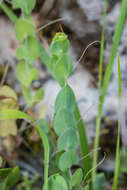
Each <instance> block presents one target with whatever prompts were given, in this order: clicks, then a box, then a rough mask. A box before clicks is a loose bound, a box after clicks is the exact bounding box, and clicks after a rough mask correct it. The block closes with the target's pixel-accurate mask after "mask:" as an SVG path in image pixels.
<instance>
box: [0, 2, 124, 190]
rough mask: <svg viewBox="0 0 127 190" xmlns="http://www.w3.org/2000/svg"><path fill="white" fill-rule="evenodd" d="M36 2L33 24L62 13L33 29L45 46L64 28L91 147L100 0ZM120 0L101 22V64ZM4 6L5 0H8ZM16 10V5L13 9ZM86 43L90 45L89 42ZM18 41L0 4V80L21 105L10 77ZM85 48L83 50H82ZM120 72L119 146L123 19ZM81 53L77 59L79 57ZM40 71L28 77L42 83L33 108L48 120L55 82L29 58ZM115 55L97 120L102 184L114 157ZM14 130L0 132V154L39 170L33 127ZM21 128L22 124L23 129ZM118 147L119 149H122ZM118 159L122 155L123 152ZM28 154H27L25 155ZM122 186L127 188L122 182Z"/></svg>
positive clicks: (36, 85)
mask: <svg viewBox="0 0 127 190" xmlns="http://www.w3.org/2000/svg"><path fill="white" fill-rule="evenodd" d="M36 2H37V3H36V7H35V9H34V11H33V13H32V17H33V19H34V21H35V25H36V27H37V28H39V27H41V26H43V25H45V24H47V23H49V22H51V21H53V20H55V19H58V18H63V20H62V21H59V22H57V23H55V24H52V25H49V26H47V27H46V28H44V29H43V30H41V31H40V32H38V33H37V36H38V38H39V39H40V41H41V42H42V44H43V46H44V47H45V48H46V49H47V51H48V47H49V44H50V42H51V40H52V38H53V37H54V35H55V33H56V32H61V31H64V32H65V33H66V34H67V35H68V38H69V40H70V50H69V54H70V57H71V59H72V61H73V68H74V73H73V75H72V76H70V77H69V79H68V81H69V84H70V86H71V87H72V88H73V90H74V92H75V95H76V98H77V102H78V105H79V108H80V111H81V115H82V117H83V119H84V122H85V123H86V128H87V134H88V139H89V144H90V146H91V149H92V147H93V139H94V136H95V127H96V115H97V105H98V71H99V50H100V40H101V31H102V16H103V12H104V2H103V0H37V1H36ZM120 2H121V1H120V0H108V9H107V15H106V28H105V50H104V70H103V73H104V72H105V68H106V65H107V63H108V58H109V53H110V49H111V45H112V38H113V34H114V29H115V24H116V22H117V19H118V16H119V12H120ZM8 5H9V6H10V3H9V2H8ZM15 13H16V14H17V16H19V15H20V11H15ZM89 44H91V45H89ZM18 45H19V43H18V41H17V40H16V38H15V35H14V26H13V23H12V22H11V21H10V20H9V19H8V18H7V16H6V15H5V14H4V13H3V12H2V10H1V9H0V80H2V78H3V74H4V73H5V70H6V69H7V68H8V70H7V73H6V78H5V81H4V84H6V85H9V86H10V87H12V88H13V89H15V92H16V93H17V95H18V98H19V105H20V106H21V107H22V108H24V107H25V101H24V99H23V97H22V95H21V87H20V84H19V83H18V81H17V80H16V74H15V65H16V64H17V60H16V48H17V47H18ZM86 47H88V48H87V51H86V52H85V54H84V56H82V54H83V52H84V50H85V49H86ZM118 54H119V56H120V62H121V74H122V88H123V93H122V100H121V148H122V147H125V148H126V147H127V100H126V97H127V74H126V73H127V23H126V25H125V29H124V31H123V35H122V39H121V42H120V46H119V52H118ZM81 56H82V59H80V58H81ZM35 66H36V68H38V69H39V71H40V73H39V74H40V78H39V80H38V81H35V82H33V87H34V88H35V89H37V88H39V87H41V86H42V87H43V88H44V91H45V98H44V100H43V101H42V102H41V103H39V104H38V105H36V107H35V109H34V113H35V114H36V115H38V117H39V118H42V117H43V118H46V119H47V121H48V122H49V123H50V125H51V126H52V119H53V106H54V101H55V98H56V95H57V93H58V92H59V90H60V87H59V85H58V84H57V82H56V81H54V79H53V78H52V77H51V75H50V73H49V71H48V70H47V68H46V67H45V66H44V65H43V64H42V63H41V62H40V60H38V61H37V62H36V63H35ZM117 75H118V73H117V60H116V64H114V69H113V74H112V78H111V81H110V85H109V88H108V93H107V97H106V100H105V105H104V110H103V118H102V123H101V137H100V147H101V150H100V151H99V152H100V159H101V158H102V157H103V152H106V154H107V157H106V159H105V161H104V163H103V164H102V165H101V166H99V171H104V172H105V173H106V174H107V178H109V183H107V189H108V187H109V189H110V185H109V184H110V177H111V176H112V175H113V170H114V163H115V160H114V158H115V147H116V137H117V106H118V94H117V89H118V88H117ZM17 127H18V132H17V133H16V135H14V136H11V135H10V136H8V135H6V137H0V154H2V155H4V157H5V160H6V165H7V166H14V165H16V164H17V165H19V167H20V168H21V169H22V170H23V171H24V172H26V171H27V172H28V175H29V176H34V175H35V174H36V173H39V174H40V175H42V171H41V170H42V169H41V167H40V165H41V164H42V155H43V152H42V147H41V142H40V137H39V135H38V133H37V131H36V130H35V129H34V128H33V127H31V126H28V124H27V123H26V122H25V121H18V122H17ZM26 129H27V130H26ZM0 136H1V135H0ZM123 152H124V151H123ZM123 154H124V156H125V157H124V159H123V160H124V161H125V160H126V158H127V155H126V153H125V152H124V153H123ZM30 155H31V156H30ZM123 167H124V169H125V168H126V170H125V172H124V175H123V173H122V174H121V176H122V177H121V184H122V185H123V184H125V185H126V183H127V162H125V163H124V166H123ZM122 189H127V187H126V186H125V187H124V186H123V188H122Z"/></svg>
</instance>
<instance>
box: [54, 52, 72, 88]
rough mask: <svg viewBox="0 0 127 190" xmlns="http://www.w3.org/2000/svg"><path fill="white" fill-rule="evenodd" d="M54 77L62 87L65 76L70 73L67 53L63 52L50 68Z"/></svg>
mask: <svg viewBox="0 0 127 190" xmlns="http://www.w3.org/2000/svg"><path fill="white" fill-rule="evenodd" d="M52 73H53V76H54V78H55V79H56V80H57V81H58V82H59V84H60V85H61V86H62V87H63V86H64V85H65V84H66V80H67V77H68V76H69V75H70V74H71V73H72V61H71V59H70V57H69V56H68V55H67V54H63V55H62V56H61V57H60V58H59V59H58V61H57V63H56V64H55V65H54V67H53V70H52Z"/></svg>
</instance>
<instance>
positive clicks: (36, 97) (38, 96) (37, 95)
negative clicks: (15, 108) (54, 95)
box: [30, 88, 44, 106]
mask: <svg viewBox="0 0 127 190" xmlns="http://www.w3.org/2000/svg"><path fill="white" fill-rule="evenodd" d="M43 97H44V90H43V89H42V88H40V89H38V90H37V91H36V92H35V94H34V96H33V97H32V100H31V102H30V104H31V106H32V105H34V104H37V103H39V102H40V101H41V100H42V99H43Z"/></svg>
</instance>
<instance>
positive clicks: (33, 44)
mask: <svg viewBox="0 0 127 190" xmlns="http://www.w3.org/2000/svg"><path fill="white" fill-rule="evenodd" d="M16 56H17V58H18V59H19V60H21V59H24V60H25V61H26V62H28V63H33V62H34V61H36V59H37V58H38V57H39V46H38V41H37V39H36V38H35V37H28V39H27V40H26V41H25V42H24V43H23V44H22V45H20V46H19V47H18V49H17V52H16Z"/></svg>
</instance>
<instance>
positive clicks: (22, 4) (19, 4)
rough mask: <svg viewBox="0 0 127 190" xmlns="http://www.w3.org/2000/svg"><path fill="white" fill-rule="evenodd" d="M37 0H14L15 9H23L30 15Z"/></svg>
mask: <svg viewBox="0 0 127 190" xmlns="http://www.w3.org/2000/svg"><path fill="white" fill-rule="evenodd" d="M35 3H36V1H35V0H26V1H23V0H12V4H13V8H14V9H22V11H23V12H24V13H25V14H26V15H29V14H30V13H31V11H32V10H33V8H34V7H35Z"/></svg>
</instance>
